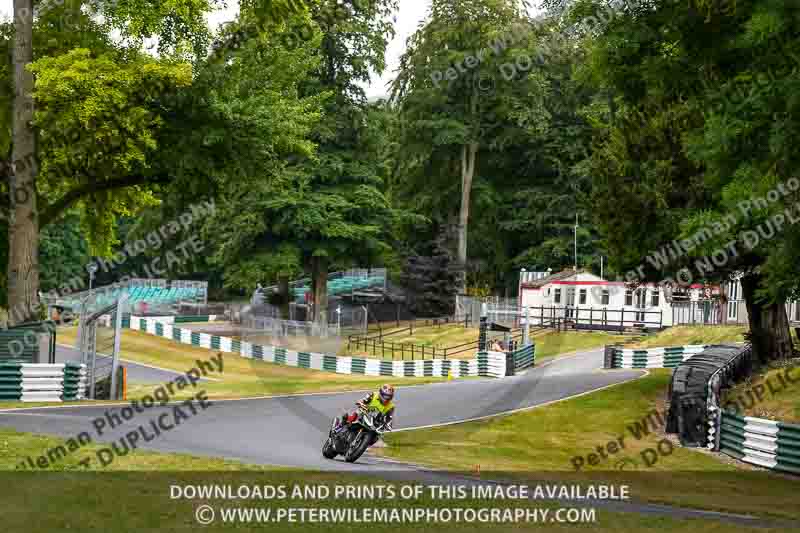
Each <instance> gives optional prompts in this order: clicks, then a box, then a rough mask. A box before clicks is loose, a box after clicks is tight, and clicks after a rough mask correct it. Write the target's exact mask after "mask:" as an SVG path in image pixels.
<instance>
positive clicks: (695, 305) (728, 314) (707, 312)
mask: <svg viewBox="0 0 800 533" xmlns="http://www.w3.org/2000/svg"><path fill="white" fill-rule="evenodd" d="M787 305H788V304H787ZM670 307H671V309H672V325H673V326H679V325H696V326H720V325H735V324H747V306H746V305H745V302H744V301H743V300H731V301H729V302H722V301H720V300H708V299H703V300H695V301H691V302H682V301H672V302H671V304H670ZM788 311H789V309H788V307H787V312H788Z"/></svg>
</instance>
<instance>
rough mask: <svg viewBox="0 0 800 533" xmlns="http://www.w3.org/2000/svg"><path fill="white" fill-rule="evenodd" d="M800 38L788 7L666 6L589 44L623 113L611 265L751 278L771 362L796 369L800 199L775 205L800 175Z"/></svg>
mask: <svg viewBox="0 0 800 533" xmlns="http://www.w3.org/2000/svg"><path fill="white" fill-rule="evenodd" d="M594 4H595V7H597V3H594ZM798 29H800V10H799V9H798V8H797V7H795V6H792V5H789V4H785V3H783V2H772V1H768V0H753V1H747V2H737V3H736V9H735V10H729V9H727V6H724V5H722V4H720V3H717V2H711V1H710V0H704V1H698V2H696V3H690V4H689V6H688V8H687V6H686V5H684V4H681V3H674V2H667V1H664V2H657V3H655V4H654V5H653V6H639V7H630V6H629V9H628V10H627V11H625V12H624V13H618V15H617V16H616V17H614V19H613V20H612V21H611V23H610V24H609V25H608V26H607V28H606V29H605V30H604V31H603V32H602V33H601V34H600V35H598V37H597V39H596V40H594V41H593V43H592V44H591V48H592V50H591V61H590V64H591V65H592V69H593V72H594V74H595V76H596V78H595V79H596V80H597V82H598V84H599V85H600V86H601V87H602V88H603V89H604V90H609V91H610V92H611V93H612V94H613V95H614V96H615V98H614V104H615V106H616V108H617V110H616V117H615V120H611V115H609V120H607V121H606V122H605V124H603V125H602V126H601V127H600V128H599V130H598V134H599V136H600V137H601V138H602V141H601V143H600V144H599V147H598V150H597V151H596V152H595V153H594V157H593V165H592V166H593V174H594V177H595V183H594V185H595V191H594V204H595V206H596V209H595V213H596V214H597V219H598V222H599V224H600V226H601V228H602V232H603V234H604V237H605V238H606V239H607V242H608V245H609V248H610V250H611V251H612V255H611V257H612V259H613V260H614V261H615V263H616V265H617V266H618V268H619V269H620V270H621V271H628V270H630V271H631V272H630V274H631V275H630V276H629V277H630V281H632V282H638V281H643V280H655V281H658V280H660V279H663V278H664V276H668V277H670V278H672V279H678V280H681V279H682V280H683V281H684V282H689V281H692V280H694V281H710V282H722V281H726V280H728V279H731V277H734V276H742V278H741V281H742V287H743V291H744V298H745V301H746V304H747V309H748V315H749V320H750V335H751V339H752V341H753V344H754V348H755V351H756V353H757V354H758V356H759V357H760V358H761V359H762V360H763V361H768V360H770V359H775V358H783V357H788V356H790V355H791V350H792V347H791V339H790V336H789V330H788V321H787V317H786V312H785V307H784V302H785V301H786V299H787V297H790V296H792V295H796V294H797V292H798V288H800V281H798V280H800V276H798V275H797V274H798V270H797V267H796V265H797V262H796V259H797V258H798V255H797V254H798V252H797V246H796V243H797V242H798V240H800V226H798V225H796V224H793V223H792V222H791V221H792V220H795V221H796V220H797V217H794V218H792V217H791V214H792V210H793V209H796V205H797V201H798V199H800V195H798V193H797V192H796V191H792V190H788V191H787V193H786V194H778V193H776V192H775V191H776V190H779V189H780V188H781V187H783V188H784V189H785V184H786V183H788V182H789V180H790V179H792V178H793V177H796V176H797V175H798V167H799V166H800V165H799V163H800V160H799V159H798V156H797V152H796V149H794V148H793V147H795V146H796V145H797V142H798V140H799V139H798V131H800V127H799V126H798V118H797V117H798V116H800V113H798V111H799V110H800V109H798V105H800V103H799V101H798V99H797V97H796V95H797V94H798V93H797V91H798V87H799V86H798V83H800V79H799V78H798V75H797V73H798V64H800V63H798V62H797V56H796V50H797V46H798V44H800V42H799V41H798V37H797V36H798V35H800V32H798ZM598 125H599V126H600V124H598ZM775 194H778V196H777V197H776V196H775ZM767 197H769V198H771V199H772V200H771V201H769V202H766V203H762V202H761V201H762V200H763V199H764V198H767ZM747 206H754V207H753V208H752V209H747V208H746V207H747ZM776 217H779V218H776ZM780 221H784V222H785V223H784V224H778V222H780ZM776 224H777V226H776ZM778 226H780V227H778ZM754 236H755V237H754ZM756 237H757V238H756ZM674 241H678V242H680V243H681V246H680V248H676V247H675V246H674V244H673V243H674ZM670 245H672V247H671V248H669V249H668V248H667V247H668V246H670ZM669 250H671V251H669Z"/></svg>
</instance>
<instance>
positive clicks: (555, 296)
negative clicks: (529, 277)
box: [553, 289, 561, 304]
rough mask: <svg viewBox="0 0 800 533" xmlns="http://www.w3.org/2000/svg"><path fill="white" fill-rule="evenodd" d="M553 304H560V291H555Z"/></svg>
mask: <svg viewBox="0 0 800 533" xmlns="http://www.w3.org/2000/svg"><path fill="white" fill-rule="evenodd" d="M553 302H555V303H557V304H560V303H561V289H556V290H555V295H554V296H553Z"/></svg>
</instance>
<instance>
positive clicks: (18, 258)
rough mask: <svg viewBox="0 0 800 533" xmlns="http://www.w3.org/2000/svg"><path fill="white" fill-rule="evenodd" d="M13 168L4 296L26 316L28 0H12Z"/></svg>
mask: <svg viewBox="0 0 800 533" xmlns="http://www.w3.org/2000/svg"><path fill="white" fill-rule="evenodd" d="M13 57H14V113H13V119H12V124H13V133H12V139H13V141H12V142H13V149H12V152H11V160H12V161H13V169H14V170H13V171H12V172H10V173H9V187H8V189H9V193H10V194H9V200H10V210H9V215H10V216H9V225H8V235H9V238H8V250H9V253H8V298H9V301H10V302H11V303H12V305H13V306H14V307H16V308H17V309H18V312H17V313H12V314H11V316H10V320H11V321H12V323H13V322H14V321H20V322H21V321H25V320H27V319H29V318H32V317H33V316H34V315H35V313H36V307H37V306H38V291H39V220H38V217H39V212H38V209H37V207H38V206H37V198H36V196H37V189H36V172H37V162H36V137H35V133H34V126H33V112H34V107H33V72H31V71H30V70H29V69H28V66H29V65H30V63H31V62H32V61H33V1H32V0H14V55H13Z"/></svg>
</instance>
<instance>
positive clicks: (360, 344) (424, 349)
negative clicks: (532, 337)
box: [347, 317, 523, 361]
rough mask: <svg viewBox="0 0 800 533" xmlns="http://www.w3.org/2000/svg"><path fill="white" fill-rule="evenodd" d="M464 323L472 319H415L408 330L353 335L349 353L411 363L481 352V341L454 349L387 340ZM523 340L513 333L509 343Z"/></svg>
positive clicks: (463, 344)
mask: <svg viewBox="0 0 800 533" xmlns="http://www.w3.org/2000/svg"><path fill="white" fill-rule="evenodd" d="M462 321H463V323H464V324H467V323H469V319H468V318H466V319H462V318H459V317H452V318H451V317H442V318H428V319H415V320H413V321H408V324H409V325H408V327H405V328H401V329H395V330H390V331H388V332H386V333H384V332H383V331H380V332H378V333H376V334H373V335H350V336H348V337H347V351H348V352H359V351H364V352H367V353H368V354H370V355H374V356H375V357H381V358H382V359H386V358H387V355H388V357H389V358H390V359H393V360H395V359H397V358H398V354H399V359H400V360H401V361H405V360H406V357H408V359H409V360H411V361H414V360H416V359H437V358H438V359H447V358H449V357H453V356H455V355H458V354H462V353H465V352H470V351H474V350H477V349H478V348H479V347H480V346H479V345H480V339H475V340H474V341H470V342H465V343H462V344H457V345H454V346H436V345H428V344H421V343H413V342H394V341H392V340H388V341H387V340H386V337H393V336H396V335H400V334H405V335H408V336H411V335H413V334H414V329H415V328H416V329H419V328H421V327H442V326H446V325H450V324H461V323H462ZM398 324H401V323H398ZM401 325H402V324H401ZM522 337H523V334H522V331H521V330H519V331H512V332H511V335H510V338H509V340H510V341H511V342H512V343H517V342H519V341H521V340H522Z"/></svg>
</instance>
